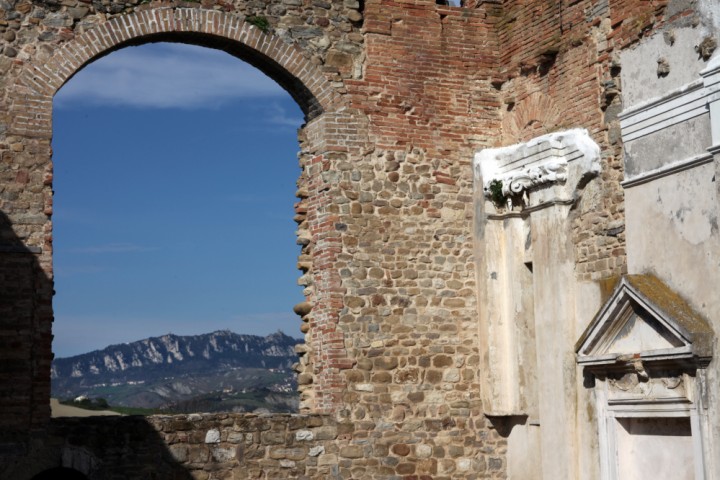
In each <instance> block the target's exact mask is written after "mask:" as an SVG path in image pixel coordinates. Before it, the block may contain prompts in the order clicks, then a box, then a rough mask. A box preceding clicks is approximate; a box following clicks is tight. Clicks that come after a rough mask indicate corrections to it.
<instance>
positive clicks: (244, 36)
mask: <svg viewBox="0 0 720 480" xmlns="http://www.w3.org/2000/svg"><path fill="white" fill-rule="evenodd" d="M157 41H170V42H183V43H191V44H196V45H201V46H207V47H211V48H218V49H221V50H224V51H226V52H228V53H230V54H232V55H234V56H236V57H238V58H241V59H242V60H244V61H247V62H248V63H250V64H252V65H254V66H255V67H257V68H259V69H260V70H262V71H263V72H264V73H266V74H267V75H268V76H270V77H271V78H273V79H274V80H275V81H276V82H278V83H279V84H280V85H281V86H282V87H283V88H285V89H286V90H287V91H288V93H290V95H291V96H292V97H293V98H294V99H295V100H296V101H297V102H298V104H299V105H300V107H301V108H302V110H303V111H304V113H305V115H306V119H307V120H311V119H313V118H315V117H317V116H318V115H320V114H321V113H323V112H324V111H331V110H336V109H337V108H338V107H339V106H340V103H342V99H341V97H340V95H338V94H337V92H336V91H335V90H334V89H333V87H332V85H331V84H330V81H329V80H328V79H327V78H326V77H325V76H324V75H323V73H322V72H321V71H320V69H319V68H317V67H316V66H315V65H313V64H311V63H310V61H309V60H308V59H307V58H306V57H305V56H304V55H303V53H302V51H301V50H300V49H299V48H298V47H297V46H295V45H292V44H288V43H285V42H284V41H283V40H282V39H281V38H280V37H278V36H277V35H273V34H272V33H265V32H263V31H261V30H260V29H258V28H257V27H255V26H253V25H251V24H249V23H246V22H245V19H244V17H242V16H238V15H234V14H231V13H227V12H219V11H214V10H204V9H200V8H173V7H160V8H154V9H146V10H142V11H137V12H134V13H131V14H128V15H123V16H119V17H115V18H113V19H111V20H109V21H107V22H106V23H103V24H101V25H98V26H97V27H96V28H93V29H92V30H89V31H87V32H84V33H83V34H81V35H79V36H78V37H76V38H75V39H73V40H72V41H70V42H68V43H66V44H64V45H63V46H62V47H60V48H59V49H58V50H57V51H56V52H55V53H54V55H53V56H52V58H51V59H50V60H49V61H47V62H46V63H43V64H39V65H37V64H33V63H28V64H27V65H26V66H25V70H24V72H23V73H22V74H21V75H20V77H19V78H18V80H17V82H16V83H15V85H14V87H13V90H14V91H13V92H12V96H13V98H14V99H15V101H14V102H13V104H12V105H11V106H10V111H11V113H12V116H11V118H12V121H11V124H10V128H9V131H10V133H12V134H16V135H23V136H28V137H41V138H50V137H51V136H52V97H53V95H55V93H56V92H57V91H58V90H59V89H60V87H62V86H63V85H64V84H65V82H67V81H68V80H69V79H70V78H71V77H72V76H73V75H75V73H77V72H78V71H79V70H81V69H82V68H83V67H84V66H85V65H87V64H89V63H91V62H92V61H94V60H96V59H98V58H100V57H102V56H104V55H107V54H109V53H111V52H113V51H115V50H118V49H120V48H122V47H125V46H129V45H140V44H143V43H148V42H157Z"/></svg>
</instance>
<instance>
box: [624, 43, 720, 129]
mask: <svg viewBox="0 0 720 480" xmlns="http://www.w3.org/2000/svg"><path fill="white" fill-rule="evenodd" d="M700 74H701V75H702V76H703V78H702V79H699V80H696V81H694V82H692V83H689V84H687V85H683V86H682V87H681V88H678V89H675V90H673V91H671V92H669V93H667V94H665V95H663V96H661V97H658V98H654V99H652V100H649V101H647V102H644V103H642V104H639V105H637V106H634V107H632V108H629V109H627V110H625V111H624V112H622V113H621V114H620V127H621V128H622V138H623V141H625V142H629V141H632V140H635V139H638V138H641V137H644V136H646V135H650V134H652V133H655V132H657V131H659V130H663V129H665V128H668V127H671V126H673V125H677V124H679V123H682V122H686V121H688V120H690V119H692V118H695V117H698V116H700V115H704V114H706V113H708V109H712V104H714V103H715V102H717V101H718V100H720V57H718V58H716V59H715V60H713V61H711V62H710V64H708V66H707V68H706V69H705V70H703V71H702V72H700ZM718 129H720V126H719V127H718ZM714 130H715V129H714ZM718 131H719V132H720V130H718ZM713 133H716V132H715V131H713ZM713 139H715V137H713ZM714 143H717V141H715V142H714Z"/></svg>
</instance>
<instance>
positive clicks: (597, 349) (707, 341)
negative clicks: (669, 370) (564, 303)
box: [576, 275, 714, 372]
mask: <svg viewBox="0 0 720 480" xmlns="http://www.w3.org/2000/svg"><path fill="white" fill-rule="evenodd" d="M713 338H714V334H713V331H712V329H711V328H710V326H709V325H708V324H707V322H706V321H705V320H704V319H703V318H702V317H701V316H700V315H698V314H697V313H695V312H694V311H693V310H692V308H691V307H690V306H689V305H688V304H687V303H686V302H685V301H684V300H683V299H682V298H681V297H680V296H679V295H677V294H676V293H675V292H673V291H672V290H671V289H670V288H668V287H667V286H666V285H665V284H664V283H662V282H661V281H660V280H658V279H657V278H655V277H654V276H652V275H627V276H625V277H624V278H623V279H622V280H621V281H620V284H619V285H618V286H617V288H616V289H615V291H614V293H613V294H612V296H611V297H610V299H609V300H608V301H607V303H606V304H605V305H604V306H603V307H602V308H601V309H600V311H599V312H598V314H597V315H596V317H595V319H593V321H592V322H590V325H589V326H588V328H587V329H586V330H585V333H584V334H583V335H582V337H581V338H580V340H579V341H578V343H577V345H576V352H577V354H578V357H577V361H578V364H580V365H581V366H584V367H586V368H588V369H590V370H591V371H598V372H607V371H610V370H618V371H626V370H632V371H635V372H640V370H641V369H644V368H645V367H643V366H640V364H642V365H647V364H648V363H649V362H659V363H661V364H662V365H663V366H664V367H667V366H669V365H676V366H681V367H685V366H688V365H692V366H695V367H700V368H704V367H705V366H707V364H708V363H709V362H710V359H711V358H712V343H713Z"/></svg>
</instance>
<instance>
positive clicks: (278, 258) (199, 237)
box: [53, 43, 303, 357]
mask: <svg viewBox="0 0 720 480" xmlns="http://www.w3.org/2000/svg"><path fill="white" fill-rule="evenodd" d="M54 107H55V108H54V118H53V126H54V138H53V151H54V153H53V160H54V169H55V175H54V184H53V189H54V191H55V197H54V214H53V223H54V248H55V252H54V261H55V264H54V268H55V291H56V294H55V298H54V309H55V323H54V325H53V333H54V335H55V339H54V341H53V351H54V352H55V354H56V356H59V357H63V356H69V355H75V354H79V353H84V352H87V351H91V350H94V349H98V348H103V347H105V346H107V345H110V344H113V343H122V342H129V341H133V340H138V339H141V338H145V337H148V336H156V335H163V334H165V333H168V332H172V333H176V334H198V333H205V332H210V331H213V330H217V329H224V328H229V329H231V330H233V331H236V332H239V333H251V334H262V335H264V334H268V333H272V332H274V331H276V330H278V329H281V330H283V331H284V332H285V333H288V334H290V335H293V336H297V337H299V336H300V332H299V324H300V321H299V319H298V318H297V316H296V315H295V314H293V313H292V306H293V305H294V304H295V303H297V302H299V301H302V290H301V288H300V287H298V286H297V278H298V277H299V275H300V272H299V271H298V270H296V268H295V264H296V260H297V255H298V253H299V247H298V246H297V245H296V244H295V235H294V231H295V228H296V225H295V223H294V222H293V221H292V217H293V203H294V202H295V201H296V199H295V196H294V193H295V190H296V185H295V181H296V179H297V177H298V175H299V173H300V169H299V167H298V162H297V152H298V149H299V148H298V142H297V128H298V127H300V125H301V124H302V123H303V116H302V112H301V111H300V109H299V108H298V106H297V105H296V104H295V103H294V101H293V100H292V99H291V98H290V96H289V95H288V94H287V93H286V92H285V91H284V90H282V89H281V88H280V87H279V86H278V85H277V84H276V83H274V82H273V81H272V80H271V79H269V78H268V77H265V76H264V75H263V74H262V73H261V72H259V71H258V70H256V69H254V68H253V67H251V66H249V65H247V64H246V63H244V62H242V61H240V60H238V59H236V58H234V57H231V56H230V55H227V54H225V53H224V52H220V51H216V50H210V49H205V48H201V47H194V46H187V45H178V44H163V43H160V44H149V45H143V46H141V47H129V48H125V49H123V50H120V51H118V52H115V53H113V54H110V55H108V56H107V57H104V58H102V59H100V60H98V61H96V62H95V63H92V64H91V65H89V66H87V67H86V68H85V69H83V70H82V71H80V72H79V73H78V74H77V75H76V76H75V77H73V78H72V79H71V80H70V81H69V82H68V83H67V84H66V85H65V86H63V88H62V89H60V91H59V92H58V93H57V95H56V96H55V100H54Z"/></svg>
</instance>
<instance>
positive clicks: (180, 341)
mask: <svg viewBox="0 0 720 480" xmlns="http://www.w3.org/2000/svg"><path fill="white" fill-rule="evenodd" d="M299 342H301V340H298V339H295V338H292V337H289V336H287V335H285V334H283V333H282V332H277V333H273V334H272V335H268V336H267V337H259V336H255V335H240V334H237V333H233V332H230V331H228V330H222V331H217V332H212V333H207V334H203V335H191V336H180V335H173V334H168V335H163V336H162V337H152V338H147V339H144V340H138V341H136V342H132V343H125V344H119V345H111V346H109V347H107V348H104V349H102V350H96V351H94V352H90V353H85V354H82V355H76V356H74V357H67V358H57V359H55V360H53V363H52V370H51V378H52V396H53V397H56V398H60V399H66V398H75V397H77V396H80V395H85V396H88V397H91V398H97V397H102V398H105V399H106V400H107V401H108V402H109V403H110V404H111V405H122V406H128V407H141V408H163V409H167V410H169V411H178V412H185V411H196V412H201V411H207V412H209V411H253V410H255V409H257V408H266V409H268V410H270V411H294V410H296V409H297V404H298V398H297V394H296V383H295V375H294V373H293V372H292V370H291V366H292V364H293V363H295V362H296V361H297V355H296V354H295V348H294V347H295V345H296V344H297V343H299Z"/></svg>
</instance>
